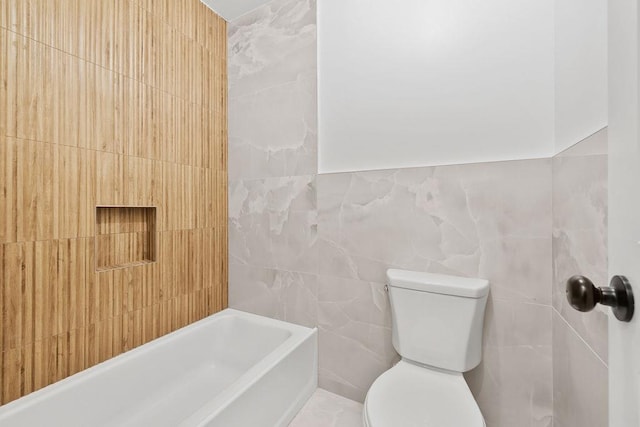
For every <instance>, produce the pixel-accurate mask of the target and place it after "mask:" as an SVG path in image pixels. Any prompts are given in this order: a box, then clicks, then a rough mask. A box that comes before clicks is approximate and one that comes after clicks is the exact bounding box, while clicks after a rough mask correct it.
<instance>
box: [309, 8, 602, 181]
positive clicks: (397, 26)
mask: <svg viewBox="0 0 640 427" xmlns="http://www.w3.org/2000/svg"><path fill="white" fill-rule="evenodd" d="M606 20H607V13H606V0H486V1H483V2H478V1H475V0H447V1H445V0H403V1H402V2H401V3H399V2H389V1H388V0H366V1H365V0H318V37H319V42H318V43H319V46H318V57H319V58H318V60H319V61H318V74H319V82H318V83H319V161H318V163H319V166H318V167H319V171H320V173H327V172H340V171H353V170H367V169H387V168H400V167H412V166H428V165H440V164H457V163H474V162H484V161H497V160H513V159H523V158H538V157H550V156H553V155H554V154H556V153H558V152H560V151H562V150H564V149H565V148H567V147H569V146H571V145H573V144H575V143H577V142H579V141H580V140H582V139H584V138H585V137H587V136H589V135H591V134H592V133H594V132H596V131H597V130H599V129H601V128H603V127H604V126H606V124H607V107H606V105H607V102H606V97H607V89H606V88H607V81H606V79H607V47H606V46H607V35H606V31H607V24H606Z"/></svg>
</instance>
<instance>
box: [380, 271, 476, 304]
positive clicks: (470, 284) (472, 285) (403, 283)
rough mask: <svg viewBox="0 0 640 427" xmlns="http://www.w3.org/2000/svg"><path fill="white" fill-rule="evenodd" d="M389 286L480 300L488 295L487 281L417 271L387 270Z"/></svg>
mask: <svg viewBox="0 0 640 427" xmlns="http://www.w3.org/2000/svg"><path fill="white" fill-rule="evenodd" d="M387 279H389V286H391V287H395V288H404V289H412V290H415V291H421V292H431V293H435V294H444V295H456V296H461V297H467V298H482V297H484V296H485V295H487V294H488V293H489V281H488V280H485V279H476V278H474V279H470V278H467V277H458V276H448V275H445V274H431V273H423V272H419V271H407V270H396V269H389V270H387Z"/></svg>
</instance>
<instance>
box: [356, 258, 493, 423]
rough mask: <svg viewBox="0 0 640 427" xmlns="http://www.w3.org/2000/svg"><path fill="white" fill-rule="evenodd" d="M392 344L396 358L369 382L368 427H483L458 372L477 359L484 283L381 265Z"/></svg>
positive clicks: (486, 289) (365, 415) (486, 288)
mask: <svg viewBox="0 0 640 427" xmlns="http://www.w3.org/2000/svg"><path fill="white" fill-rule="evenodd" d="M387 279H388V291H389V300H390V302H391V316H392V324H393V330H392V339H393V346H394V347H395V349H396V351H397V352H398V354H400V356H401V357H402V359H401V360H400V362H398V363H397V364H396V365H395V366H394V367H392V368H391V369H389V370H388V371H386V372H384V373H383V374H382V375H380V376H379V377H378V378H377V379H376V380H375V381H374V383H373V384H372V385H371V388H370V389H369V391H368V393H367V397H366V399H365V403H364V410H363V419H364V425H365V426H367V427H413V426H415V427H484V426H485V423H484V419H483V417H482V413H481V412H480V408H479V407H478V404H477V403H476V401H475V399H474V398H473V395H472V394H471V390H469V386H468V385H467V383H466V381H465V379H464V377H463V376H462V373H463V372H466V371H468V370H470V369H473V368H474V367H476V366H478V364H479V363H480V360H481V358H482V324H483V322H484V308H485V305H486V302H487V295H488V294H489V282H488V281H486V280H483V279H468V278H463V277H455V276H446V275H441V274H429V273H420V272H414V271H404V270H394V269H392V270H388V271H387Z"/></svg>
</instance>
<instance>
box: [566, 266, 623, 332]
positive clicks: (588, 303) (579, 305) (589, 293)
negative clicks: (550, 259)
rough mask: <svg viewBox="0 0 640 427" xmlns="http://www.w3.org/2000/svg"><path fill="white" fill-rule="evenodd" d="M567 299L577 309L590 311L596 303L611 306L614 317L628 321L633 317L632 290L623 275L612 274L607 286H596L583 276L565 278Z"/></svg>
mask: <svg viewBox="0 0 640 427" xmlns="http://www.w3.org/2000/svg"><path fill="white" fill-rule="evenodd" d="M567 300H568V301H569V304H570V305H571V307H573V308H575V309H576V310H578V311H583V312H586V311H591V310H593V307H595V306H596V304H602V305H606V306H609V307H611V310H612V311H613V314H614V315H615V316H616V319H618V320H620V321H622V322H629V321H631V318H632V317H633V307H634V303H633V291H632V290H631V285H630V284H629V281H628V280H627V278H626V277H624V276H613V277H612V278H611V282H610V283H609V286H603V287H601V288H596V287H595V286H594V285H593V282H592V281H591V280H589V279H588V278H586V277H584V276H572V277H571V278H570V279H569V280H567Z"/></svg>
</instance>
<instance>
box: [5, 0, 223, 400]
mask: <svg viewBox="0 0 640 427" xmlns="http://www.w3.org/2000/svg"><path fill="white" fill-rule="evenodd" d="M225 27H226V24H225V22H224V20H222V19H221V18H220V17H219V16H217V15H216V14H214V13H213V12H212V11H210V10H209V9H207V8H206V7H205V6H204V5H203V4H202V3H201V2H200V1H198V0H0V218H1V219H0V265H1V268H2V270H1V271H0V284H1V287H0V307H1V308H2V313H1V315H2V317H1V321H2V325H1V327H0V345H1V347H0V350H1V351H0V366H1V369H0V375H1V378H0V403H6V402H9V401H11V400H14V399H16V398H18V397H20V396H23V395H25V394H28V393H30V392H32V391H34V390H37V389H39V388H41V387H44V386H46V385H48V384H50V383H52V382H54V381H57V380H60V379H62V378H65V377H66V376H68V375H71V374H73V373H76V372H78V371H80V370H82V369H85V368H87V367H89V366H92V365H94V364H96V363H99V362H101V361H104V360H106V359H108V358H110V357H113V356H115V355H118V354H120V353H122V352H124V351H127V350H129V349H132V348H134V347H136V346H139V345H141V344H143V343H145V342H147V341H149V340H152V339H154V338H156V337H159V336H161V335H163V334H166V333H168V332H171V331H173V330H175V329H177V328H180V327H182V326H185V325H187V324H188V323H191V322H194V321H196V320H198V319H201V318H203V317H205V316H206V315H208V314H210V313H213V312H216V311H219V310H221V309H222V308H224V307H225V306H226V300H227V278H226V275H227V267H226V262H227V261H226V257H227V255H226V254H227V228H226V224H227V219H226V218H227V212H226V209H227V205H226V203H227V195H226V188H227V187H226V180H227V173H226V138H227V132H226V122H227V117H226V109H227V99H226V84H227V83H226V28H225ZM98 205H124V206H155V207H156V208H157V215H156V223H155V227H156V229H157V231H158V233H157V236H158V237H157V238H158V241H157V242H156V248H157V254H156V258H157V262H155V263H149V264H146V265H140V266H135V267H130V268H122V269H117V270H109V271H96V259H95V257H96V255H95V254H96V251H95V245H96V237H95V236H96V231H97V230H96V217H95V215H96V206H98Z"/></svg>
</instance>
